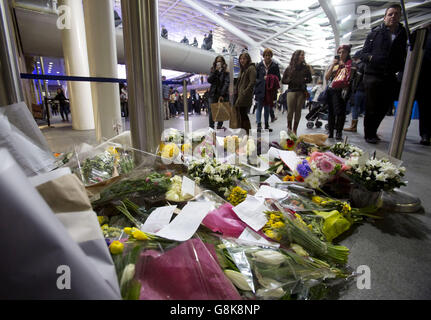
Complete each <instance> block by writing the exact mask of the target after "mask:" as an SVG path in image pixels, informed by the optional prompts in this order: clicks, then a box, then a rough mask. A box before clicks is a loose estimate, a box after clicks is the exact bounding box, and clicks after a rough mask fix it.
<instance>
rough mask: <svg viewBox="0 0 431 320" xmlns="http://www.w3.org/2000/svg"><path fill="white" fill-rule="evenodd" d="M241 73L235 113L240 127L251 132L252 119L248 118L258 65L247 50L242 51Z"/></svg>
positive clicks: (236, 90)
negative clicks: (256, 65) (252, 60)
mask: <svg viewBox="0 0 431 320" xmlns="http://www.w3.org/2000/svg"><path fill="white" fill-rule="evenodd" d="M239 64H240V68H241V71H240V74H239V78H238V81H237V84H236V86H235V103H234V108H237V111H238V112H236V113H235V114H236V115H237V116H238V119H237V123H238V125H239V126H238V127H239V128H241V129H244V130H245V131H246V132H247V135H248V134H249V131H250V129H251V125H250V119H249V118H248V110H249V109H250V108H251V104H252V102H253V90H254V85H255V84H256V67H255V65H254V63H252V62H251V57H250V55H249V54H248V53H247V52H244V53H241V55H240V56H239Z"/></svg>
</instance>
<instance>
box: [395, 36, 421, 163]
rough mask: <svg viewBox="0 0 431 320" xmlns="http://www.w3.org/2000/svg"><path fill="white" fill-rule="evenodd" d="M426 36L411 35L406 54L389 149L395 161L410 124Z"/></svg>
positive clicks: (398, 156)
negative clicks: (410, 43)
mask: <svg viewBox="0 0 431 320" xmlns="http://www.w3.org/2000/svg"><path fill="white" fill-rule="evenodd" d="M426 36H427V29H419V30H416V31H415V32H414V33H413V35H412V39H413V41H412V42H413V43H412V47H411V48H410V49H409V51H408V54H407V60H406V66H405V69H404V76H403V81H402V84H401V91H400V96H399V99H398V107H397V115H396V118H395V122H394V128H393V131H392V141H391V144H390V147H389V154H390V155H391V156H392V157H395V158H397V159H401V156H402V154H403V149H404V142H405V140H406V135H407V130H408V128H409V124H410V117H411V113H412V108H413V103H414V99H415V94H416V87H417V83H418V79H419V74H420V69H421V65H422V60H423V55H424V50H423V47H424V42H425V39H426Z"/></svg>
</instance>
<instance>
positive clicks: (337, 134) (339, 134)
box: [335, 131, 343, 140]
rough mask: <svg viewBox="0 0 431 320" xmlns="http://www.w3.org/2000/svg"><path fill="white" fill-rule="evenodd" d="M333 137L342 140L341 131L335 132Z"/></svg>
mask: <svg viewBox="0 0 431 320" xmlns="http://www.w3.org/2000/svg"><path fill="white" fill-rule="evenodd" d="M335 139H336V140H343V134H342V133H341V131H337V133H336V135H335Z"/></svg>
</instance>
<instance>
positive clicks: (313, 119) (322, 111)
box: [305, 102, 328, 130]
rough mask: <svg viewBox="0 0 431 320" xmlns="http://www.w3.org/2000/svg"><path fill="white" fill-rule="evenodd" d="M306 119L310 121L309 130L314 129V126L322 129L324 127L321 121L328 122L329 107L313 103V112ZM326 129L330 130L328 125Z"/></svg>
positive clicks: (308, 123)
mask: <svg viewBox="0 0 431 320" xmlns="http://www.w3.org/2000/svg"><path fill="white" fill-rule="evenodd" d="M305 119H307V120H308V122H307V128H308V129H313V128H314V126H316V128H320V127H321V126H322V125H323V123H322V121H320V120H325V121H327V120H328V106H327V105H325V104H322V103H320V102H312V105H311V110H310V112H309V113H308V114H307V115H306V116H305ZM325 129H326V130H328V124H326V125H325Z"/></svg>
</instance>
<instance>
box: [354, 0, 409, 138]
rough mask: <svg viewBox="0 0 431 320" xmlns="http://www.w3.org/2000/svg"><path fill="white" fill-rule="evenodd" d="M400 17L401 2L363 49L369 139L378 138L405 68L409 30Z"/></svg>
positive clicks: (367, 136) (366, 129) (389, 12)
mask: <svg viewBox="0 0 431 320" xmlns="http://www.w3.org/2000/svg"><path fill="white" fill-rule="evenodd" d="M400 19H401V6H400V5H398V4H393V5H391V6H389V8H388V9H386V12H385V17H384V22H383V23H382V24H381V25H379V26H377V27H375V28H374V29H372V30H371V32H370V33H369V34H368V36H367V39H366V40H365V44H364V48H363V50H362V54H361V60H362V61H363V62H364V63H365V75H364V87H365V93H366V99H367V101H366V109H365V119H364V129H365V140H366V141H367V142H368V143H373V144H375V143H377V142H378V140H379V138H378V136H377V129H378V128H379V126H380V123H381V122H382V121H383V119H384V117H385V115H386V112H387V111H388V110H389V109H390V106H391V105H392V104H393V102H394V100H395V99H396V98H397V95H398V92H397V91H398V90H397V88H399V85H398V83H397V77H396V74H397V73H399V72H402V71H403V69H404V64H405V59H406V55H407V32H406V29H405V28H404V27H403V25H402V24H401V23H400Z"/></svg>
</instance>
